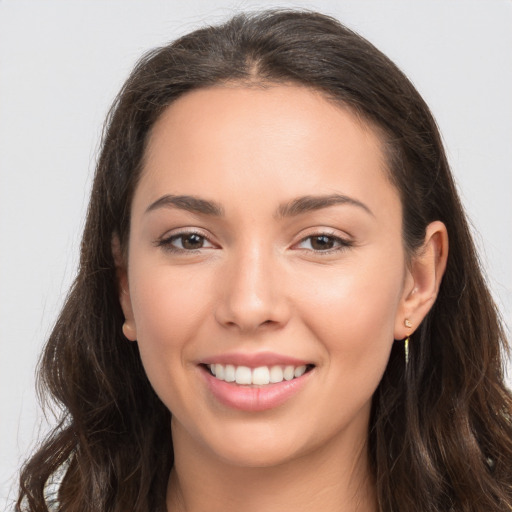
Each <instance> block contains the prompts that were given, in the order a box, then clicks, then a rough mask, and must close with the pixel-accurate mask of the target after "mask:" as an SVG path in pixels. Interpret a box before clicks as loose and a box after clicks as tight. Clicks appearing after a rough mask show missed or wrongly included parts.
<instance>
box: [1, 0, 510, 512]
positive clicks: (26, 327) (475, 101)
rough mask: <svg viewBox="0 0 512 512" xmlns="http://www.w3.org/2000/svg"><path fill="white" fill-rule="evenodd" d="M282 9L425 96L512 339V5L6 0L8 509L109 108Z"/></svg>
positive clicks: (38, 422)
mask: <svg viewBox="0 0 512 512" xmlns="http://www.w3.org/2000/svg"><path fill="white" fill-rule="evenodd" d="M279 6H280V7H285V6H300V7H307V8H311V9H315V10H319V11H322V12H324V13H326V14H331V15H334V16H335V17H337V18H339V19H340V20H342V21H343V22H344V23H345V24H347V25H348V26H350V27H351V28H354V29H356V30H357V31H359V32H360V33H361V34H362V35H364V36H365V37H367V38H368V39H369V40H370V41H372V42H373V43H374V44H375V45H376V46H377V47H378V48H380V49H381V50H383V51H384V53H386V54H387V55H388V56H390V57H391V58H392V59H393V60H394V61H395V62H396V63H397V64H398V65H399V66H400V67H401V68H402V69H403V70H404V71H405V73H406V74H407V75H408V76H409V77H410V78H411V80H412V81H413V82H414V84H415V85H416V86H417V88H418V89H419V91H420V93H421V94H422V95H423V96H424V98H425V99H426V101H427V103H428V104H429V105H430V106H431V108H432V110H433V112H434V115H435V117H436V119H437V121H438V124H439V126H440V129H441V132H442V134H443V138H444V141H445V143H446V147H447V151H448V156H449V160H450V162H451V165H452V168H453V172H454V174H455V177H456V181H457V183H458V186H459V190H460V193H461V196H462V199H463V202H464V204H465V207H466V209H467V212H468V215H469V217H470V219H471V221H472V225H473V226H474V230H475V236H476V240H477V243H478V246H479V248H480V250H481V256H482V261H483V263H484V266H485V268H486V270H487V274H488V277H489V282H490V285H491V288H492V291H493V294H494V296H495V297H496V300H497V302H498V304H499V307H500V309H501V311H502V313H503V315H504V317H505V319H506V322H507V324H508V326H509V327H510V326H511V325H512V263H511V261H512V258H511V256H510V255H511V254H512V172H511V171H512V169H511V167H512V163H511V162H512V2H511V1H509V0H487V1H484V0H477V1H469V0H464V1H450V2H447V1H445V0H437V1H436V0H414V1H412V0H403V1H386V0H373V1H370V0H336V1H334V0H332V1H329V0H317V1H314V0H312V1H310V2H301V1H292V2H281V3H276V2H268V1H264V0H262V1H253V2H245V1H238V2H234V1H229V0H217V1H215V2H212V1H207V0H187V1H182V0H175V1H173V0H169V1H163V0H161V1H156V0H138V1H130V0H108V1H107V0H103V1H98V0H86V1H70V0H63V1H59V2H57V1H49V0H39V1H36V0H35V1H32V2H27V1H23V0H11V1H6V0H3V1H2V0H0V404H1V412H0V509H1V510H4V509H5V510H11V509H12V501H11V500H12V498H13V496H14V494H13V490H12V486H13V482H14V478H15V477H14V475H15V473H16V472H17V470H18V467H19V465H20V464H21V462H22V460H23V458H24V457H25V456H26V455H27V453H28V451H29V450H30V449H31V448H33V447H34V445H35V443H36V440H37V439H38V437H39V436H40V435H41V434H42V433H44V431H45V430H46V428H47V426H46V424H45V422H44V420H43V417H42V415H41V412H40V410H39V407H38V404H37V401H36V395H35V379H34V372H35V366H36V362H37V359H38V357H39V354H40V351H41V347H42V345H43V343H44V341H45V338H46V337H47V335H48V333H49V330H50V329H51V326H52V323H53V322H54V321H55V319H56V316H57V313H58V311H59V308H60V307H61V305H62V303H63V300H64V298H65V295H66V292H67V289H68V287H69V285H70V283H71V281H72V279H73V276H74V273H75V269H76V263H77V255H78V249H79V240H80V233H81V230H82V227H83V222H84V212H85V209H86V206H87V200H88V194H89V187H90V183H91V178H92V174H93V170H94V163H95V158H96V154H97V149H98V142H99V137H100V133H101V126H102V122H103V119H104V117H105V114H106V111H107V109H108V107H109V104H110V103H111V101H112V99H113V97H114V95H115V94H116V92H117V91H118V89H119V88H120V86H121V84H122V83H123V81H124V79H125V78H126V77H127V75H128V73H129V71H130V70H131V68H132V66H133V64H134V63H135V61H136V60H137V58H138V57H139V56H140V55H141V54H142V53H143V52H145V51H146V50H148V49H150V48H152V47H155V46H158V45H161V44H164V43H166V42H168V41H170V40H172V39H174V38H175V37H177V36H178V35H181V34H183V33H186V32H188V31H190V30H192V29H194V28H196V27H198V26H200V25H202V24H204V23H216V22H220V21H222V20H224V19H226V18H227V17H229V16H230V15H232V14H234V13H235V12H238V11H240V10H254V9H259V8H263V7H279ZM509 382H510V381H509ZM49 421H50V423H51V422H52V418H51V416H50V417H49ZM9 496H10V498H9Z"/></svg>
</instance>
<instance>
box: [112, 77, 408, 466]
mask: <svg viewBox="0 0 512 512" xmlns="http://www.w3.org/2000/svg"><path fill="white" fill-rule="evenodd" d="M385 165H386V164H385V161H384V158H383V155H382V152H381V149H380V147H379V140H378V138H377V137H376V135H375V134H374V133H373V132H372V130H371V129H369V128H368V127H367V126H365V125H364V124H363V123H362V121H360V120H359V119H358V118H356V117H355V116H354V115H353V114H352V113H350V112H349V111H348V110H345V109H342V108H340V107H338V106H335V105H334V104H333V103H331V102H329V101H327V100H326V99H325V98H324V97H323V96H322V95H321V94H320V93H317V92H314V91H312V90H309V89H306V88H302V87H298V86H284V85H283V86H273V87H267V88H262V87H243V86H238V87H237V86H233V87H215V88H208V89H203V90H199V91H195V92H192V93H189V94H187V95H185V96H183V97H181V98H180V99H178V100H177V101H176V102H175V103H173V104H172V105H171V106H170V107H168V108H167V110H166V111H165V112H164V114H163V115H162V116H161V118H160V119H159V120H158V122H157V123H156V124H155V126H154V128H153V131H152V133H151V137H150V140H149V144H148V148H147V152H146V159H145V165H144V169H143V173H142V177H141V180H140V183H139V185H138V187H137V189H136V192H135V195H134V200H133V205H132V214H131V228H130V239H129V248H128V254H129V256H128V267H127V273H126V275H124V276H122V278H121V279H122V281H123V285H124V288H125V293H124V294H122V296H121V302H122V305H123V309H124V312H125V316H126V329H125V332H126V333H128V336H129V337H130V338H133V339H136V340H137V343H138V345H139V347H140V353H141V357H142V361H143V364H144V367H145V370H146V372H147V375H148V377H149V380H150V381H151V384H152V386H153V387H154V389H155V391H156V392H157V394H158V395H159V397H160V398H161V400H162V401H163V402H164V403H165V405H166V406H167V407H168V408H169V409H170V411H171V412H172V418H173V419H172V427H173V437H174V441H175V443H179V442H180V440H183V442H185V441H186V442H187V443H189V444H193V445H194V446H195V448H196V449H197V450H199V452H200V453H202V454H203V455H207V456H209V457H216V458H220V459H222V460H224V461H229V462H232V463H234V464H239V465H252V466H257V465H261V466H266V465H273V464H278V463H280V462H283V461H286V460H291V459H294V458H297V457H301V456H303V455H305V454H307V453H311V452H312V451H314V450H319V449H323V448H327V447H330V446H340V445H345V446H355V447H359V448H360V447H361V446H362V445H363V443H364V442H365V439H366V433H367V426H368V418H369V412H370V403H371V398H372V394H373V393H374V391H375V389H376V387H377V385H378V383H379V381H380V379H381V376H382V374H383V372H384V369H385V367H386V364H387V361H388V357H389V353H390V350H391V346H392V344H393V340H394V338H398V337H404V335H403V334H402V333H401V332H400V328H399V327H398V326H401V325H403V322H404V311H403V304H404V300H405V297H406V295H407V294H408V288H409V283H410V280H411V278H410V275H409V272H408V270H407V266H406V263H405V255H404V249H403V245H402V236H401V233H402V230H401V228H402V218H401V204H400V200H399V197H398V193H397V191H396V189H395V188H394V187H393V186H392V185H391V184H390V182H389V181H388V178H387V176H386V170H385ZM211 365H215V366H213V367H211ZM212 371H213V372H215V373H216V374H217V376H214V375H213V374H212ZM304 371H305V373H302V372H304ZM292 375H297V377H295V376H294V377H293V378H291V377H292ZM233 379H235V382H232V380H233ZM288 379H291V380H288ZM230 381H231V382H230Z"/></svg>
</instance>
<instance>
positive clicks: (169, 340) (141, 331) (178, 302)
mask: <svg viewBox="0 0 512 512" xmlns="http://www.w3.org/2000/svg"><path fill="white" fill-rule="evenodd" d="M130 278H131V281H130V295H131V299H132V306H133V312H134V318H135V325H136V328H137V343H138V345H139V351H140V355H141V359H142V363H143V365H144V368H145V370H146V374H147V376H148V378H149V380H150V382H151V384H152V386H153V388H154V389H155V391H156V392H157V394H158V395H159V396H160V398H161V399H162V401H163V402H164V403H165V404H166V406H167V407H168V408H169V409H171V410H172V409H174V408H175V407H176V405H177V400H178V401H179V400H186V395H187V390H188V389H189V386H188V385H187V384H186V383H184V382H181V381H182V379H183V371H182V370H183V368H184V365H186V364H187V361H189V363H188V364H190V358H188V357H187V354H188V353H190V351H191V350H193V348H194V339H195V338H196V336H197V333H198V330H199V329H200V327H201V325H202V324H203V323H204V321H203V319H204V311H205V305H204V303H202V302H201V298H204V297H205V294H204V293H203V294H201V293H200V291H201V288H202V287H204V283H202V282H201V281H200V280H194V279H191V276H189V275H188V274H187V272H186V271H178V272H169V269H168V268H165V267H161V268H158V267H157V266H153V267H152V268H151V271H141V270H139V269H138V270H137V272H134V273H133V274H132V275H131V276H130Z"/></svg>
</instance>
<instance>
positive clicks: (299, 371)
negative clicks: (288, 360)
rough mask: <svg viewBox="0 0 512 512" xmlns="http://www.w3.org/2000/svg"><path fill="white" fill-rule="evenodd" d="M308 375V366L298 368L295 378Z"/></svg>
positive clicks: (294, 374)
mask: <svg viewBox="0 0 512 512" xmlns="http://www.w3.org/2000/svg"><path fill="white" fill-rule="evenodd" d="M305 373H306V366H305V365H304V366H297V368H295V371H294V372H293V376H294V377H300V376H301V375H304V374H305Z"/></svg>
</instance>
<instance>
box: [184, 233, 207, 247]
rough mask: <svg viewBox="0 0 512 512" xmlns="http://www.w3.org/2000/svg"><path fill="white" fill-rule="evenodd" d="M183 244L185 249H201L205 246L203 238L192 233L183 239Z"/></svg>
mask: <svg viewBox="0 0 512 512" xmlns="http://www.w3.org/2000/svg"><path fill="white" fill-rule="evenodd" d="M181 243H182V244H183V247H184V248H185V249H199V248H201V246H202V245H203V237H202V236H200V235H196V234H195V233H192V234H190V235H187V236H184V237H183V238H182V239H181Z"/></svg>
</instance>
